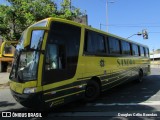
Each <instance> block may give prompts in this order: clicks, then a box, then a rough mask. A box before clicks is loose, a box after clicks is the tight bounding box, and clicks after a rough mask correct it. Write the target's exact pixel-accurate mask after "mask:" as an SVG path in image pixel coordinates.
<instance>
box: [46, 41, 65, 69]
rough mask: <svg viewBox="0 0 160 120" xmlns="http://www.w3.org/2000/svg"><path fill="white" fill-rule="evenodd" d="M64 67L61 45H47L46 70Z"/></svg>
mask: <svg viewBox="0 0 160 120" xmlns="http://www.w3.org/2000/svg"><path fill="white" fill-rule="evenodd" d="M64 67H65V61H64V54H62V47H61V46H58V45H56V44H48V45H47V54H46V70H52V69H63V68H64Z"/></svg>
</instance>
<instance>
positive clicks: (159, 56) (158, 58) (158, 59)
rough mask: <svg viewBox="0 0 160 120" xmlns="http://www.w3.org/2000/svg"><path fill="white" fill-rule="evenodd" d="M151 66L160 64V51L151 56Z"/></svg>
mask: <svg viewBox="0 0 160 120" xmlns="http://www.w3.org/2000/svg"><path fill="white" fill-rule="evenodd" d="M150 60H151V64H160V49H158V50H156V51H154V52H152V53H151V54H150Z"/></svg>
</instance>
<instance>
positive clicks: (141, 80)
mask: <svg viewBox="0 0 160 120" xmlns="http://www.w3.org/2000/svg"><path fill="white" fill-rule="evenodd" d="M137 82H139V83H141V82H143V72H142V70H140V71H139V73H138V80H137Z"/></svg>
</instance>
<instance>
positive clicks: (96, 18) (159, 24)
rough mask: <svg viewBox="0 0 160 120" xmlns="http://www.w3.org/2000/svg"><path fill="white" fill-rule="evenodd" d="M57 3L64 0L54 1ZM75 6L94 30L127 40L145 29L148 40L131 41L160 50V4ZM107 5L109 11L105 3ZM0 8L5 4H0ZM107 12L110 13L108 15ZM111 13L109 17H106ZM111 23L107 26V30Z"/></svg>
mask: <svg viewBox="0 0 160 120" xmlns="http://www.w3.org/2000/svg"><path fill="white" fill-rule="evenodd" d="M55 1H57V2H59V1H61V0H55ZM71 1H72V5H73V6H75V7H77V8H80V9H81V11H83V12H84V11H86V13H87V15H88V24H89V25H91V26H92V27H94V28H97V29H100V24H103V25H101V30H103V31H106V30H107V29H108V32H109V33H112V34H115V35H118V36H120V37H123V38H128V37H129V36H131V35H133V34H137V33H138V32H142V30H143V29H146V30H147V32H148V34H149V36H148V37H149V38H148V39H143V37H142V36H137V35H134V36H133V37H131V38H130V40H132V41H135V42H138V43H141V44H145V45H147V46H149V48H150V51H153V49H154V50H156V49H160V14H159V9H160V8H159V5H160V0H71ZM107 1H108V7H107V6H106V2H107ZM0 4H6V2H5V0H0ZM107 11H108V12H107ZM107 13H108V17H107ZM107 21H108V25H107V26H106V24H107Z"/></svg>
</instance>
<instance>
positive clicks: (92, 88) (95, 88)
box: [85, 80, 100, 102]
mask: <svg viewBox="0 0 160 120" xmlns="http://www.w3.org/2000/svg"><path fill="white" fill-rule="evenodd" d="M99 95H100V86H99V84H98V83H97V82H96V81H94V80H92V81H89V82H88V84H87V86H86V91H85V101H87V102H90V101H93V100H95V99H96V98H97V97H98V96H99Z"/></svg>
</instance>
